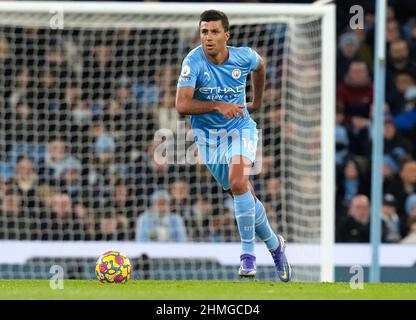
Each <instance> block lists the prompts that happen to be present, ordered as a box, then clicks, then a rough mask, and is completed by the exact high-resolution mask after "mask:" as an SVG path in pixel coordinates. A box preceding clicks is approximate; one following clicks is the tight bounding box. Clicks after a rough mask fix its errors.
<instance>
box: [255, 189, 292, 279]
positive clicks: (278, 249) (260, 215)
mask: <svg viewBox="0 0 416 320" xmlns="http://www.w3.org/2000/svg"><path fill="white" fill-rule="evenodd" d="M250 189H251V193H252V195H253V197H254V198H255V199H256V202H255V211H256V218H255V230H256V234H257V236H258V237H259V238H260V239H261V240H263V241H264V243H265V244H266V246H267V249H269V251H270V253H271V255H272V257H273V261H274V263H275V265H276V271H277V275H278V276H279V278H280V280H281V281H284V282H288V281H289V280H290V278H291V274H292V269H291V267H290V264H289V263H288V261H287V258H286V255H285V249H286V241H285V239H284V238H283V237H282V236H281V235H276V233H274V231H273V229H272V228H271V226H270V223H269V219H268V218H267V214H266V210H265V208H264V206H263V204H262V203H261V201H260V200H259V199H257V197H256V195H255V192H254V189H253V187H252V186H251V184H250Z"/></svg>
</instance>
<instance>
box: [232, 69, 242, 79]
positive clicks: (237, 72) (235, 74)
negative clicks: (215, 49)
mask: <svg viewBox="0 0 416 320" xmlns="http://www.w3.org/2000/svg"><path fill="white" fill-rule="evenodd" d="M231 75H232V76H233V78H234V79H238V78H240V77H241V70H240V69H234V70H233V72H232V73H231Z"/></svg>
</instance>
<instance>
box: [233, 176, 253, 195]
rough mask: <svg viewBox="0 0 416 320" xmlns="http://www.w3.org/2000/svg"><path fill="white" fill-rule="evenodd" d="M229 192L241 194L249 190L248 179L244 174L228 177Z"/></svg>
mask: <svg viewBox="0 0 416 320" xmlns="http://www.w3.org/2000/svg"><path fill="white" fill-rule="evenodd" d="M230 187H231V192H232V193H233V194H243V193H246V192H247V191H248V190H249V185H248V179H247V177H245V176H242V177H236V178H231V179H230Z"/></svg>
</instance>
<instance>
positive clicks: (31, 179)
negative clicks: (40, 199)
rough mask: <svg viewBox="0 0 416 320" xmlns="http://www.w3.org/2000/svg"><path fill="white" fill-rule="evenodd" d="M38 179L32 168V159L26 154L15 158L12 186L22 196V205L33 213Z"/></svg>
mask: <svg viewBox="0 0 416 320" xmlns="http://www.w3.org/2000/svg"><path fill="white" fill-rule="evenodd" d="M38 183H39V179H38V175H37V174H36V170H35V168H34V164H33V161H32V160H31V159H30V158H29V156H27V155H22V156H20V157H19V158H18V159H17V163H16V169H15V175H14V187H15V188H16V191H17V193H18V194H19V195H20V196H21V197H22V205H23V207H24V208H27V209H28V210H30V211H31V214H34V210H35V208H36V205H37V203H36V199H35V196H36V188H37V186H38Z"/></svg>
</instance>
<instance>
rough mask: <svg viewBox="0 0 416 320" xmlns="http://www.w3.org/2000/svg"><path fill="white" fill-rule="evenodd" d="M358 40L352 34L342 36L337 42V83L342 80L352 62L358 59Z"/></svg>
mask: <svg viewBox="0 0 416 320" xmlns="http://www.w3.org/2000/svg"><path fill="white" fill-rule="evenodd" d="M359 49H360V40H359V39H358V36H357V35H356V34H355V33H353V32H347V33H344V34H342V35H341V36H340V37H339V40H338V52H337V59H336V60H337V83H341V82H342V81H343V80H344V76H345V74H346V73H347V70H348V67H349V65H350V63H351V62H352V61H354V60H355V59H357V58H358V51H359Z"/></svg>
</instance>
